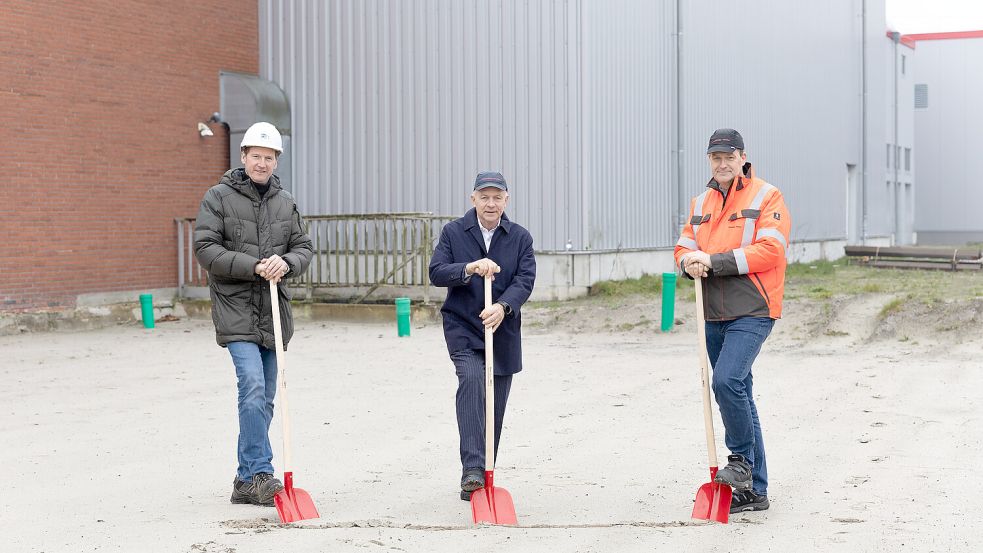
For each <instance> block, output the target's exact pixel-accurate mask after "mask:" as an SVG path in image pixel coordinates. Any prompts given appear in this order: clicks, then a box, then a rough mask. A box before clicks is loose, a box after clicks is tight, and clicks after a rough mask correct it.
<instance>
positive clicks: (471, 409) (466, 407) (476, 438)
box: [451, 349, 512, 470]
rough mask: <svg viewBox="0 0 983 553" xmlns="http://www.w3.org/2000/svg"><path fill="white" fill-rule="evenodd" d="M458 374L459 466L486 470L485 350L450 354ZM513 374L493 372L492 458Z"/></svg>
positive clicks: (465, 468) (468, 350)
mask: <svg viewBox="0 0 983 553" xmlns="http://www.w3.org/2000/svg"><path fill="white" fill-rule="evenodd" d="M451 361H453V362H454V372H455V373H457V430H458V433H459V434H460V437H461V467H462V468H463V469H464V470H468V469H480V470H484V469H485V352H484V350H471V349H465V350H460V351H455V352H454V353H452V354H451ZM511 388H512V375H508V376H499V375H495V458H496V459H497V458H498V442H499V440H500V439H501V437H502V421H503V420H504V419H505V404H506V403H507V402H508V400H509V390H510V389H511Z"/></svg>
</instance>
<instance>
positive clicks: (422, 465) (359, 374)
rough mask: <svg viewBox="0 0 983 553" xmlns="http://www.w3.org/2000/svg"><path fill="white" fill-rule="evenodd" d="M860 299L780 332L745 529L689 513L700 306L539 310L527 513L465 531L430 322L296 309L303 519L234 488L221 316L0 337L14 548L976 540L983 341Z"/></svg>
mask: <svg viewBox="0 0 983 553" xmlns="http://www.w3.org/2000/svg"><path fill="white" fill-rule="evenodd" d="M792 307H795V306H790V307H789V309H790V308H792ZM807 307H808V306H804V305H800V306H798V308H797V309H795V310H796V311H798V312H800V313H809V312H810V310H809V309H808V308H807ZM848 307H849V306H847V307H844V308H843V309H842V310H841V311H840V313H841V316H838V317H831V318H830V319H829V320H827V321H825V322H824V325H825V328H826V331H825V332H822V331H818V330H817V329H816V328H815V325H814V324H812V322H813V319H808V320H806V319H804V318H803V317H804V315H803V316H792V317H791V318H790V319H789V320H784V321H781V322H780V323H779V324H778V326H777V327H776V331H775V333H774V334H773V336H772V338H771V339H770V340H769V342H768V343H767V344H766V345H765V349H764V351H763V353H762V355H761V356H760V357H759V360H758V363H757V365H756V368H755V376H756V379H755V390H756V395H757V397H758V406H759V410H760V412H761V415H762V421H763V425H764V430H765V440H766V443H767V448H768V462H769V468H770V477H771V487H770V496H771V502H772V508H771V509H770V510H769V511H766V512H763V513H754V514H743V515H737V516H734V517H732V519H731V524H729V525H719V524H707V523H701V522H696V521H692V520H690V518H689V514H690V509H691V508H692V501H693V497H694V495H695V492H696V489H697V487H698V486H699V485H700V484H701V483H702V482H705V481H706V480H707V479H708V473H707V467H706V465H707V462H706V452H705V445H704V438H703V430H702V415H701V413H702V411H701V403H700V396H699V376H698V373H699V369H698V365H697V358H696V355H695V353H694V348H693V343H694V342H695V339H696V338H695V327H694V325H693V323H692V321H691V320H687V321H686V322H685V323H684V324H681V325H679V326H677V327H675V329H674V330H673V331H672V332H671V333H668V334H662V333H660V332H658V331H652V330H648V328H647V326H643V327H638V328H635V329H633V330H631V331H605V330H600V328H601V327H604V326H606V325H607V326H610V325H609V324H607V323H605V324H600V323H598V324H595V325H593V326H590V325H588V326H589V328H591V329H592V330H591V331H581V332H578V333H571V332H567V331H562V330H559V327H561V326H564V325H557V324H553V325H544V324H542V321H544V320H554V319H555V318H556V315H555V310H550V309H547V308H545V307H544V308H541V309H538V310H530V312H529V313H528V317H527V318H528V319H529V321H530V322H533V321H539V324H536V325H530V328H529V332H528V333H527V337H526V340H525V342H524V352H525V364H526V370H525V371H524V372H523V373H521V374H520V375H519V376H517V377H516V379H515V381H514V385H513V391H512V399H511V402H510V406H509V412H508V415H507V417H506V428H505V432H504V438H503V445H502V450H501V459H500V463H499V466H498V470H497V472H496V476H497V478H496V480H497V482H498V483H499V484H500V485H502V486H503V487H505V488H507V489H508V490H510V491H511V493H512V496H513V497H514V499H515V504H516V510H517V512H518V517H519V527H518V528H504V527H475V526H473V525H472V524H471V514H470V508H469V505H468V503H466V502H463V501H461V500H460V499H459V498H458V496H457V491H456V490H457V485H458V478H459V465H458V460H457V434H456V426H455V423H454V405H453V395H454V389H455V385H456V380H455V377H454V374H453V368H452V365H451V363H450V361H449V360H448V357H447V353H446V350H445V348H444V344H443V338H442V334H441V331H440V328H439V326H437V325H431V326H427V327H415V328H414V329H413V335H412V337H409V338H397V337H396V332H395V325H349V324H338V323H330V322H328V323H324V322H306V323H304V322H302V323H299V325H298V332H297V335H296V337H295V339H294V342H293V344H292V347H291V349H290V351H289V352H288V354H287V359H288V377H289V380H290V383H291V392H292V393H291V397H290V399H291V407H292V414H293V420H294V425H295V428H294V461H295V465H296V466H295V467H294V472H295V475H296V479H297V485H298V486H299V487H301V488H304V489H306V490H308V491H309V492H310V493H311V495H312V496H313V498H314V500H315V502H316V504H317V506H318V508H319V509H320V512H321V518H320V519H319V520H313V521H307V522H303V523H298V524H295V525H291V526H284V525H280V524H278V523H277V519H276V513H275V510H273V509H271V508H261V507H255V506H250V505H232V504H230V503H229V501H228V496H229V492H230V487H231V481H232V477H233V474H234V469H235V440H236V432H237V423H236V415H235V412H236V405H235V378H234V371H233V369H232V363H231V361H230V359H229V357H228V354H227V352H226V351H225V350H224V349H221V348H219V347H217V346H216V345H215V343H214V340H213V333H212V327H211V324H210V322H207V321H195V320H182V321H179V322H172V323H165V324H161V325H160V326H159V327H158V328H157V329H154V330H143V329H142V328H137V327H133V326H127V327H114V328H109V329H104V330H99V331H92V332H84V333H73V334H61V333H46V334H26V335H20V336H8V337H2V338H0V351H2V353H3V355H2V359H3V363H2V365H3V366H2V368H0V373H2V374H3V378H4V382H5V385H4V386H2V387H0V412H2V414H3V424H2V426H0V443H3V444H5V445H6V449H5V451H4V455H3V458H4V461H3V462H2V467H3V476H4V484H3V486H2V492H0V496H2V497H3V504H4V507H3V509H2V512H0V527H2V528H3V530H4V531H3V534H2V536H0V551H3V552H26V551H31V552H35V551H44V552H62V551H65V552H82V551H86V552H88V551H100V552H101V551H126V552H151V551H161V552H165V551H166V552H175V551H179V552H206V551H207V552H236V553H245V552H269V551H359V552H362V551H369V552H371V551H380V552H381V551H427V552H445V551H446V552H452V551H453V552H455V553H456V552H460V551H546V550H552V551H572V552H591V551H598V552H600V551H652V550H654V549H660V550H663V551H793V550H794V551H972V550H977V551H978V550H979V548H980V546H981V545H983V523H981V522H980V517H979V516H977V513H978V512H979V511H980V509H981V508H983V496H981V494H980V493H979V491H978V490H979V489H980V486H979V485H978V484H976V483H975V482H974V481H973V477H974V476H976V475H977V474H978V471H979V469H978V465H979V454H980V451H983V430H981V429H983V420H981V419H983V403H981V398H980V393H979V390H980V389H981V387H983V371H981V367H980V361H979V359H980V355H981V353H983V339H981V338H980V337H978V336H977V335H976V333H975V332H972V333H969V335H968V337H967V338H965V339H961V340H959V343H957V344H956V345H951V346H943V345H942V344H941V343H940V342H939V341H938V340H937V339H934V338H933V339H927V340H926V339H922V340H908V339H907V338H906V341H899V340H897V339H880V340H878V339H874V340H871V339H869V338H868V337H869V336H871V322H870V317H871V315H870V312H871V311H872V310H873V311H875V312H876V309H865V308H864V306H862V305H860V306H853V307H850V308H848ZM851 309H852V310H851ZM787 311H788V309H787ZM813 311H815V310H814V309H813ZM654 312H655V313H657V311H654ZM814 314H815V313H813V315H814ZM564 316H570V317H575V318H577V319H578V321H579V322H580V323H583V321H585V320H590V318H592V317H593V318H595V319H596V318H597V317H598V315H596V314H592V313H591V311H590V310H589V309H584V308H581V309H580V311H579V312H575V313H572V314H569V315H564ZM865 317H866V318H865ZM602 320H603V318H602ZM554 322H555V321H554ZM570 328H581V329H583V328H584V325H583V324H579V325H573V326H572V327H570ZM977 328H978V326H977ZM830 329H832V331H830ZM279 424H280V422H279V413H278V414H277V418H275V419H274V428H275V431H274V440H275V441H274V446H275V447H274V448H275V452H276V455H277V458H276V459H275V460H274V463H275V464H277V463H278V461H279V452H280V432H279ZM717 429H718V436H717V440H718V444H719V447H718V452H719V453H720V454H721V455H723V454H725V451H724V449H723V436H722V426H720V424H719V420H718V423H717ZM277 470H278V471H279V470H281V467H280V466H279V465H278V464H277Z"/></svg>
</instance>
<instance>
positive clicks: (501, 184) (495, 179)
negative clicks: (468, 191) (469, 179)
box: [474, 171, 509, 192]
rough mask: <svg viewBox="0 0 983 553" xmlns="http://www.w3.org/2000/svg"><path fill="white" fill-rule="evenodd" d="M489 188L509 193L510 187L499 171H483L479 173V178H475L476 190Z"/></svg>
mask: <svg viewBox="0 0 983 553" xmlns="http://www.w3.org/2000/svg"><path fill="white" fill-rule="evenodd" d="M489 187H491V188H497V189H499V190H504V191H506V192H508V191H509V185H508V184H506V183H505V177H503V176H502V174H501V173H499V172H497V171H482V172H481V173H478V176H477V177H475V178H474V189H475V190H479V189H481V188H489Z"/></svg>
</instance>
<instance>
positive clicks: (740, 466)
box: [713, 455, 751, 492]
mask: <svg viewBox="0 0 983 553" xmlns="http://www.w3.org/2000/svg"><path fill="white" fill-rule="evenodd" d="M713 481H714V482H720V483H721V484H727V485H728V486H730V487H732V488H734V490H735V491H742V492H744V491H747V490H750V489H751V465H749V464H748V463H747V461H746V460H745V459H744V456H743V455H728V456H727V466H726V467H724V468H722V469H720V470H718V471H717V476H715V477H714V479H713Z"/></svg>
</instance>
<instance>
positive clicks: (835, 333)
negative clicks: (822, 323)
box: [825, 329, 850, 336]
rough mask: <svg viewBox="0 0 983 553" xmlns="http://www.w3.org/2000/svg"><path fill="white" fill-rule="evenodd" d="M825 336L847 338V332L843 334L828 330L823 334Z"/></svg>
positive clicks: (839, 331)
mask: <svg viewBox="0 0 983 553" xmlns="http://www.w3.org/2000/svg"><path fill="white" fill-rule="evenodd" d="M825 334H826V336H849V335H850V333H849V332H843V331H842V330H833V329H829V330H827V331H826V332H825Z"/></svg>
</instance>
